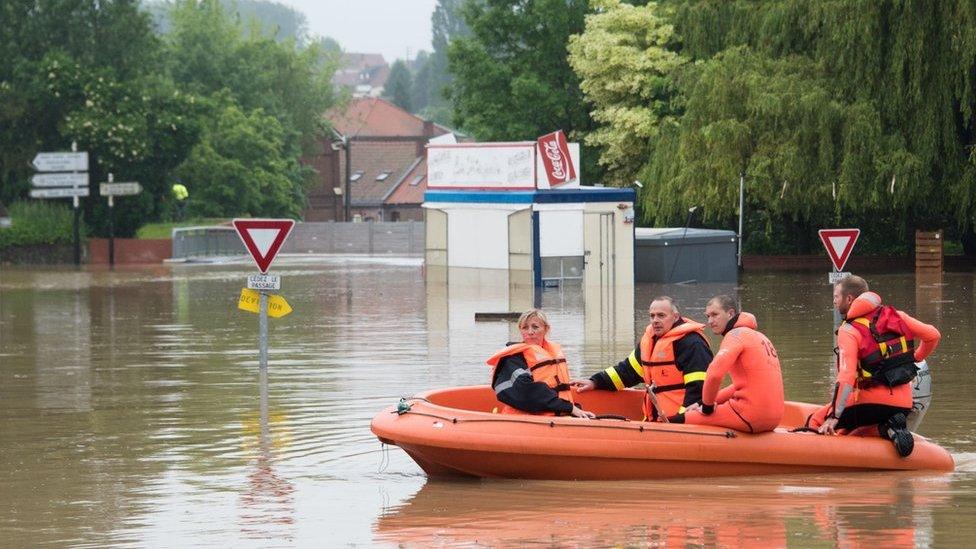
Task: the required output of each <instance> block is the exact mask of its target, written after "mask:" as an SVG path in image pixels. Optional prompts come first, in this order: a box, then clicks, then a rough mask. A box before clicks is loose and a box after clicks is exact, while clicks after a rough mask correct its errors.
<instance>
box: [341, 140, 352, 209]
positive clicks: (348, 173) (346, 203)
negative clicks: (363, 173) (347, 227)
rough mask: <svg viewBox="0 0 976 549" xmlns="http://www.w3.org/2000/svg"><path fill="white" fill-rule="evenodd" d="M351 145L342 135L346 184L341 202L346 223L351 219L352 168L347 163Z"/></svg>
mask: <svg viewBox="0 0 976 549" xmlns="http://www.w3.org/2000/svg"><path fill="white" fill-rule="evenodd" d="M351 145H352V141H351V140H350V139H349V138H348V137H346V136H345V135H343V136H342V149H343V151H345V156H346V184H345V188H344V189H343V191H342V202H343V205H344V207H345V208H344V209H345V215H344V216H343V217H344V219H345V221H346V222H347V223H348V222H349V221H351V218H350V217H349V202H350V198H349V178H350V177H351V176H352V168H351V166H350V163H349V162H350V154H349V147H350V146H351Z"/></svg>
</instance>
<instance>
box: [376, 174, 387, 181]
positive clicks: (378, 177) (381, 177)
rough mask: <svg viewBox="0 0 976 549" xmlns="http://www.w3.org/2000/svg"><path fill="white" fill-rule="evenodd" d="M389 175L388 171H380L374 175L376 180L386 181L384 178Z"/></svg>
mask: <svg viewBox="0 0 976 549" xmlns="http://www.w3.org/2000/svg"><path fill="white" fill-rule="evenodd" d="M387 177H390V172H380V173H379V174H377V176H376V180H377V181H386V178H387Z"/></svg>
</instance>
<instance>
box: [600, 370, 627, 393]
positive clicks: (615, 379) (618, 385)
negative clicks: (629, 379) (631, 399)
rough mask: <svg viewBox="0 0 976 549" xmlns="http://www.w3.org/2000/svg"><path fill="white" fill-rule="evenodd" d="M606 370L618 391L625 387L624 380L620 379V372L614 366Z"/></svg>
mask: <svg viewBox="0 0 976 549" xmlns="http://www.w3.org/2000/svg"><path fill="white" fill-rule="evenodd" d="M605 371H606V372H607V375H608V376H610V381H612V382H613V386H614V387H616V388H617V390H618V391H619V390H621V389H623V388H624V382H623V381H621V380H620V374H618V373H617V370H614V369H613V366H611V367H609V368H607V369H606V370H605Z"/></svg>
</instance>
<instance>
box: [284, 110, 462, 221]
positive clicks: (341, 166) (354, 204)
mask: <svg viewBox="0 0 976 549" xmlns="http://www.w3.org/2000/svg"><path fill="white" fill-rule="evenodd" d="M326 118H327V119H328V121H329V123H330V124H331V125H332V128H333V133H332V135H331V136H330V139H325V140H323V141H322V142H321V144H320V147H319V153H318V154H316V155H313V156H308V157H306V158H304V159H303V160H304V162H305V163H306V164H307V165H310V166H312V167H314V168H315V169H316V170H317V171H318V176H317V181H316V183H315V185H314V186H313V188H312V189H310V191H309V207H308V209H307V210H306V211H305V221H342V220H343V219H344V201H343V197H344V194H345V192H346V185H345V184H343V183H344V178H345V173H346V169H345V162H346V158H347V156H348V158H349V165H350V169H349V182H348V189H349V196H350V201H349V217H350V220H353V219H357V216H358V219H361V220H363V221H401V220H403V221H406V220H421V219H423V212H422V211H421V208H420V205H421V204H422V203H423V201H424V191H425V190H426V189H427V177H426V176H427V163H426V154H425V147H426V145H427V141H428V140H429V139H430V138H432V137H436V136H439V135H444V134H447V133H450V130H448V129H447V128H445V127H443V126H440V125H438V124H435V123H433V122H430V121H427V120H423V119H422V118H419V117H417V116H415V115H413V114H410V113H409V112H407V111H405V110H403V109H401V108H399V107H397V106H396V105H393V104H392V103H390V102H388V101H386V100H384V99H380V98H376V97H367V98H359V99H353V100H352V101H350V102H349V104H348V105H346V106H345V108H344V109H340V110H333V111H330V112H328V113H327V114H326ZM347 147H348V154H347Z"/></svg>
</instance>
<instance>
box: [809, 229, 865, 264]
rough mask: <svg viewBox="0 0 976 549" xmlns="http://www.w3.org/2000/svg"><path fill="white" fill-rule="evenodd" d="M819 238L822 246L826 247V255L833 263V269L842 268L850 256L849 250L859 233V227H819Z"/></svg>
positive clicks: (851, 248) (852, 247)
mask: <svg viewBox="0 0 976 549" xmlns="http://www.w3.org/2000/svg"><path fill="white" fill-rule="evenodd" d="M819 232H820V240H821V242H823V245H824V248H827V255H829V256H830V261H831V262H832V263H833V264H834V269H835V270H838V271H843V270H844V265H846V264H847V260H848V259H850V257H851V250H853V249H854V243H855V242H857V237H858V236H860V234H861V229H821V230H820V231H819Z"/></svg>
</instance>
